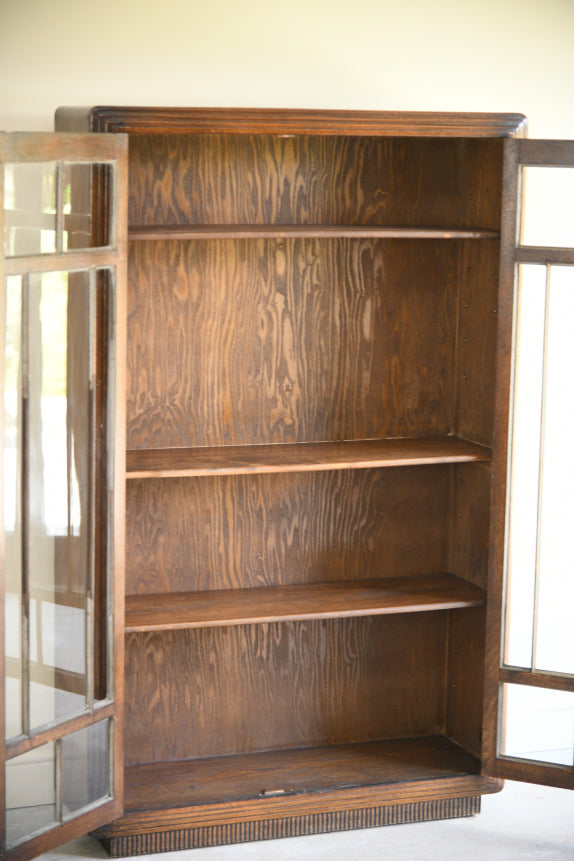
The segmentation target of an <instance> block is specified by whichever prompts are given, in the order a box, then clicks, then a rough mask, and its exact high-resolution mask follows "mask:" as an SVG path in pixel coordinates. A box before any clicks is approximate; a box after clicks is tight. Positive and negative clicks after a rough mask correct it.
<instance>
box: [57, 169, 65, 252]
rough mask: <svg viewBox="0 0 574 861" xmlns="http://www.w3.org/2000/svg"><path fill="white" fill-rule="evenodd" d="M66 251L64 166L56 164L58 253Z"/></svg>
mask: <svg viewBox="0 0 574 861" xmlns="http://www.w3.org/2000/svg"><path fill="white" fill-rule="evenodd" d="M63 250H64V165H63V164H62V162H61V161H59V162H57V164H56V252H57V253H58V254H61V253H62V251H63Z"/></svg>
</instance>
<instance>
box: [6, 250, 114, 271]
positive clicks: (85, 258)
mask: <svg viewBox="0 0 574 861" xmlns="http://www.w3.org/2000/svg"><path fill="white" fill-rule="evenodd" d="M118 260H119V256H118V252H117V251H116V250H115V249H111V250H110V249H109V248H101V249H100V248H88V249H86V250H81V251H80V250H78V251H64V252H62V253H61V254H34V255H31V256H29V257H7V258H6V260H5V264H4V268H5V274H6V275H24V274H27V273H31V274H33V273H36V272H55V271H58V270H63V271H65V272H77V271H78V270H80V269H89V268H90V267H91V266H95V267H97V268H98V269H105V268H106V267H108V266H117V265H118Z"/></svg>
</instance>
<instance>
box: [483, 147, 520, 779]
mask: <svg viewBox="0 0 574 861" xmlns="http://www.w3.org/2000/svg"><path fill="white" fill-rule="evenodd" d="M517 200H518V152H517V149H516V147H512V146H508V142H505V144H504V169H503V207H502V219H501V235H500V278H499V288H498V306H497V310H498V313H497V317H498V336H497V348H496V349H497V353H496V367H497V373H496V389H495V413H494V415H495V420H494V432H493V442H492V445H493V457H492V484H491V501H490V527H489V544H490V546H489V571H488V589H487V614H486V645H485V690H484V706H483V728H484V729H483V753H482V757H483V769H484V771H485V773H486V774H490V775H494V774H496V775H497V776H498V774H499V772H498V770H497V768H496V766H495V763H496V756H497V749H498V748H497V731H498V693H499V680H498V668H499V667H500V658H501V655H500V650H501V643H502V606H503V596H502V590H503V581H504V570H505V547H506V505H507V473H508V447H509V439H508V435H509V419H510V392H511V386H512V380H511V367H512V349H513V319H514V248H515V244H516V235H517V231H516V214H517Z"/></svg>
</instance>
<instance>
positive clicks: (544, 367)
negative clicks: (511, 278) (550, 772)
mask: <svg viewBox="0 0 574 861" xmlns="http://www.w3.org/2000/svg"><path fill="white" fill-rule="evenodd" d="M551 268H552V267H551V266H550V265H549V264H546V287H545V292H544V351H543V355H542V404H541V408H540V457H539V461H538V463H539V467H538V514H537V520H536V568H535V574H534V624H533V626H532V662H531V664H532V666H531V669H532V670H533V671H535V670H536V652H537V648H538V599H539V594H540V556H541V552H540V545H541V532H542V504H543V499H542V489H543V486H544V481H543V479H544V442H545V424H546V394H547V391H548V385H547V383H548V381H547V373H548V346H549V345H548V323H549V318H550V280H551Z"/></svg>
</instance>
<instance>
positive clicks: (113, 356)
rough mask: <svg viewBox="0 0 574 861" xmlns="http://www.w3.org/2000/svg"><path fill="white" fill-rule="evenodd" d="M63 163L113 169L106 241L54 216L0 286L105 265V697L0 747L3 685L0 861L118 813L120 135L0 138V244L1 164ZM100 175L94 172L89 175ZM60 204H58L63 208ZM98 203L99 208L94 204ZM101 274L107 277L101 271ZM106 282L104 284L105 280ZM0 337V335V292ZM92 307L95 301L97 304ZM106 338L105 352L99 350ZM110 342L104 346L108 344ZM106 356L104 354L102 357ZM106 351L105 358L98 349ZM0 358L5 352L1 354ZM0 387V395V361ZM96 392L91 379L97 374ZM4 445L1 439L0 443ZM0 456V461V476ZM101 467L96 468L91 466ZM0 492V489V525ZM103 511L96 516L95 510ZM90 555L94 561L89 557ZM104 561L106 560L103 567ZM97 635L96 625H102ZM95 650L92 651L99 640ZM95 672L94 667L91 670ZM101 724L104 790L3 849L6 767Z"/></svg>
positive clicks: (0, 655)
mask: <svg viewBox="0 0 574 861" xmlns="http://www.w3.org/2000/svg"><path fill="white" fill-rule="evenodd" d="M48 161H55V162H60V163H62V162H65V163H84V164H86V163H95V164H97V165H100V164H107V165H109V166H110V176H111V177H113V179H112V185H113V205H112V206H111V207H110V209H109V210H108V206H107V203H108V201H107V198H106V199H105V201H104V203H105V207H100V203H99V197H98V194H97V189H96V194H95V197H94V198H93V205H92V210H93V211H92V213H91V215H92V237H93V239H95V241H96V242H97V240H98V238H99V237H101V236H102V235H104V233H103V225H104V223H105V222H106V219H109V217H110V214H111V217H112V222H111V224H110V225H109V231H108V232H107V233H106V234H105V235H107V236H109V244H108V245H106V246H104V247H94V248H87V249H85V250H80V251H74V250H70V251H62V248H61V244H62V243H61V234H62V227H63V217H62V214H60V218H59V219H58V218H56V233H57V236H60V241H57V243H56V245H57V249H58V250H57V251H56V253H38V254H33V255H28V256H20V257H10V258H7V259H5V255H4V253H3V248H2V252H1V253H0V284H2V285H4V284H5V278H6V277H7V276H8V275H18V274H22V275H24V274H26V273H31V272H35V273H42V272H53V271H57V270H63V271H66V272H74V271H78V270H87V271H89V272H90V273H91V274H90V283H91V284H92V286H93V285H94V284H95V281H96V279H95V277H94V276H95V274H96V273H97V272H98V271H106V270H107V272H108V273H109V276H107V278H106V282H105V285H103V289H102V290H101V291H100V293H101V296H102V301H101V302H100V303H99V306H98V310H97V313H98V317H97V319H98V321H99V322H98V325H99V327H100V335H98V340H97V343H98V346H99V347H100V349H98V361H99V365H98V367H99V368H100V369H101V370H102V369H103V371H104V373H105V377H106V379H105V380H104V382H103V390H104V395H103V400H102V401H101V406H102V408H103V411H104V415H105V419H106V420H105V436H101V437H100V442H101V443H102V445H103V449H100V451H102V450H103V451H105V453H106V457H104V458H102V460H105V461H106V464H105V465H103V466H102V467H101V471H103V472H101V474H103V478H104V480H103V482H102V483H103V485H104V486H105V496H106V498H105V499H103V500H100V499H98V500H97V501H96V503H95V508H94V511H95V515H96V518H98V517H99V518H100V523H99V526H98V529H99V533H97V534H96V543H98V544H99V546H100V547H102V548H104V552H105V560H102V559H100V563H99V569H101V570H102V571H106V572H107V573H108V574H109V578H106V579H107V580H108V581H111V582H108V584H107V587H106V600H107V608H106V609H105V613H104V614H103V615H104V618H103V619H102V624H101V626H100V628H101V629H102V630H103V629H105V630H106V635H107V638H108V641H109V645H110V648H111V655H110V660H109V662H108V672H107V696H106V698H105V699H100V700H99V701H97V702H96V703H94V707H93V708H89V707H86V709H85V710H82V711H80V712H79V713H78V714H76V715H73V716H71V717H69V718H67V719H65V720H63V721H61V722H58V721H51V722H50V723H47V724H45V725H43V726H41V727H38V728H37V730H36V731H34V730H32V731H31V732H30V733H29V734H27V735H19V736H16V737H15V738H13V739H10V740H9V742H8V743H4V741H3V740H4V738H5V704H6V703H5V687H4V682H2V685H1V686H0V737H1V738H2V744H0V831H1V835H0V836H1V846H2V850H3V851H2V855H3V856H5V857H6V858H7V859H18V861H27V859H29V858H33V857H35V856H36V855H38V854H41V853H43V852H46V851H48V850H50V849H53V848H55V847H56V846H58V845H60V844H62V843H65V842H67V841H68V840H71V839H72V838H74V837H77V836H79V835H81V834H85V833H86V832H87V831H90V830H92V829H95V828H98V827H100V826H101V825H104V824H106V823H108V822H110V821H112V820H113V819H115V818H117V817H118V816H120V815H121V813H122V812H123V697H124V692H123V647H124V531H125V527H124V520H125V500H124V487H125V431H124V428H125V370H124V369H125V349H126V333H125V328H126V275H127V182H128V178H127V135H106V134H48V133H47V134H44V133H42V134H35V133H30V134H28V133H13V134H0V203H1V205H0V238H1V240H2V244H3V242H4V205H3V201H4V189H3V185H4V167H3V166H4V164H5V163H6V162H48ZM96 180H97V177H96ZM61 203H62V201H61V200H60V204H61ZM95 207H97V209H96V208H95ZM102 277H104V276H102ZM102 283H103V282H102ZM0 297H1V298H0V333H1V334H0V337H1V338H2V340H3V338H4V331H5V324H6V320H5V289H4V286H2V290H1V291H0ZM94 307H95V306H94ZM104 340H105V349H104V350H102V349H101V346H103V341H104ZM108 348H109V349H108ZM108 352H109V355H108ZM104 353H105V355H103V354H104ZM2 356H4V353H2ZM0 361H1V362H2V373H1V375H0V379H1V380H2V382H1V383H0V386H1V389H2V397H3V386H4V383H3V381H4V358H3V357H2V359H1V360H0ZM96 388H98V380H96ZM2 422H3V410H2V411H0V439H1V440H3V439H4V436H3V427H2ZM98 433H100V431H98ZM2 446H3V443H2ZM2 466H3V458H1V457H0V481H1V480H2V479H3V476H2ZM98 469H99V468H98ZM2 505H3V495H0V518H1V519H0V523H2V524H3V517H2V514H3V512H2ZM102 511H103V512H104V513H105V522H102V517H101V512H102ZM0 558H1V564H2V570H4V564H5V548H4V530H3V528H0ZM96 558H97V557H96ZM102 563H104V564H102ZM4 621H5V620H4V589H3V587H2V588H1V589H0V669H1V671H2V679H4V673H5V654H4V648H5V647H4ZM100 633H101V631H100ZM96 651H98V647H97V641H96ZM96 672H98V670H97V668H96ZM101 721H108V733H109V735H108V742H109V756H110V767H109V780H110V792H111V794H110V795H109V796H104V797H102V798H101V799H98V800H97V801H95V802H93V803H88V804H87V805H86V806H85V808H83V812H79V813H78V815H74V816H72V817H71V818H69V819H64V820H63V821H61V822H60V823H58V824H56V825H54V826H52V827H51V828H48V829H46V830H45V831H43V832H41V833H38V834H35V835H34V836H32V837H31V838H29V839H24V840H22V841H20V842H17V843H16V844H15V845H13V846H12V847H11V848H9V849H8V850H6V849H5V836H6V785H5V773H6V772H5V764H6V762H7V761H9V760H13V759H14V758H15V757H17V756H20V755H21V754H23V753H26V752H27V751H30V750H34V749H36V748H39V747H40V746H42V745H44V744H47V743H49V742H51V741H55V740H57V739H59V738H62V737H65V736H67V735H69V734H71V733H73V732H76V731H78V730H82V729H85V728H86V727H89V726H92V725H95V724H97V723H99V722H101Z"/></svg>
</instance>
